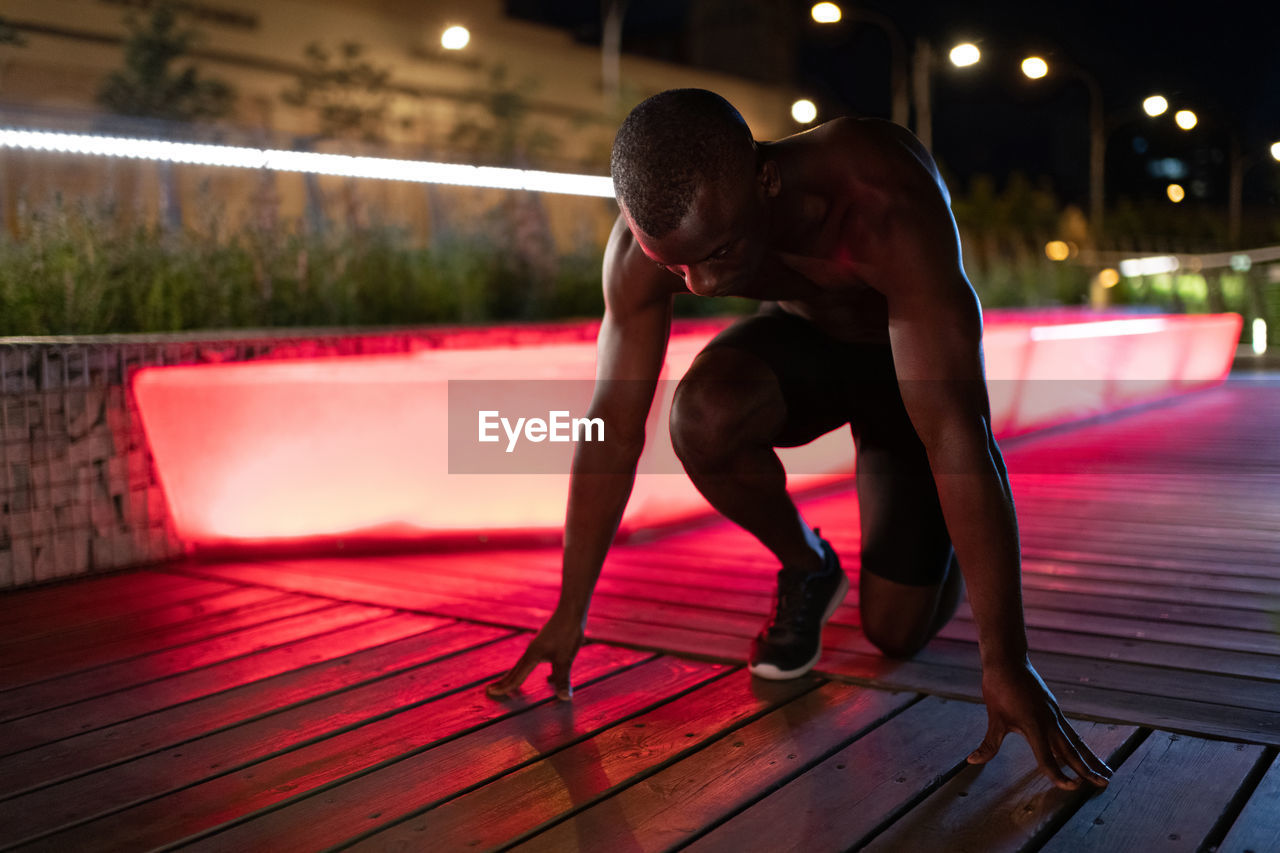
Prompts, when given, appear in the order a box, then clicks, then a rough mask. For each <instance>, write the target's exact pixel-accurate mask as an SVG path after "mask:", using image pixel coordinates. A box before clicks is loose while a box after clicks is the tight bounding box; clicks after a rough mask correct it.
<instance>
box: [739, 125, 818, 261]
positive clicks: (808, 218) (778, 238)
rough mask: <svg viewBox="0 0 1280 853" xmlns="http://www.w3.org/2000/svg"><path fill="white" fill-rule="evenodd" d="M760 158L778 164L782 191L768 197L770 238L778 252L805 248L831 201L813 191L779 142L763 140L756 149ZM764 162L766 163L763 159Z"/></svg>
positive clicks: (798, 166)
mask: <svg viewBox="0 0 1280 853" xmlns="http://www.w3.org/2000/svg"><path fill="white" fill-rule="evenodd" d="M757 151H758V152H759V156H760V157H761V158H765V159H770V160H773V161H774V162H775V163H776V164H777V166H778V177H779V179H780V183H781V191H780V192H779V193H778V195H777V196H775V197H774V198H772V199H770V200H769V211H770V240H769V242H770V243H771V244H772V245H773V247H774V248H775V249H778V250H779V251H784V252H785V251H796V250H799V249H801V248H803V246H804V244H805V243H806V242H807V238H809V237H811V236H812V235H813V234H814V233H816V232H817V231H819V230H820V229H821V228H822V223H823V221H824V220H825V218H826V216H827V210H828V208H829V207H830V202H829V200H828V199H827V198H826V197H825V196H823V195H821V194H820V193H818V192H814V191H812V190H810V189H809V188H808V186H807V182H806V181H805V179H804V175H803V173H802V171H801V165H802V164H800V163H798V162H797V161H796V159H795V158H794V157H792V156H790V155H791V153H792V152H790V151H788V150H786V147H785V146H782V145H779V144H778V143H776V142H763V143H760V144H759V147H758V148H757ZM761 162H764V160H763V159H762V160H761Z"/></svg>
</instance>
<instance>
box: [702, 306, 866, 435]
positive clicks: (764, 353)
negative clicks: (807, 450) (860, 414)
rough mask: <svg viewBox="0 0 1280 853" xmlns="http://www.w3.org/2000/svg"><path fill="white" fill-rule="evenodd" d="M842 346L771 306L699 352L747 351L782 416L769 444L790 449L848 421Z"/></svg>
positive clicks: (741, 322)
mask: <svg viewBox="0 0 1280 853" xmlns="http://www.w3.org/2000/svg"><path fill="white" fill-rule="evenodd" d="M842 346H843V345H842V344H841V342H839V341H835V340H834V339H831V338H829V337H827V336H826V335H823V334H822V333H821V332H820V331H818V330H817V329H816V328H815V327H814V326H813V325H812V324H811V323H809V322H808V321H807V320H804V319H803V318H800V317H796V316H794V315H791V314H787V313H785V312H782V311H780V310H776V309H775V310H774V311H768V312H762V313H759V314H755V315H753V316H751V317H747V318H745V319H743V320H739V321H738V322H736V323H734V324H733V325H732V326H730V327H729V328H727V329H725V330H724V331H722V332H721V333H720V334H718V335H716V337H715V338H713V339H712V340H711V341H710V342H709V343H708V344H707V346H706V347H705V348H704V349H703V353H708V352H715V351H717V350H720V349H725V348H727V349H731V350H734V351H737V352H742V353H747V354H749V356H751V358H752V360H753V361H755V362H756V363H759V364H762V365H763V366H764V367H765V368H766V369H767V370H768V371H769V372H770V373H771V374H772V375H773V377H774V378H775V379H776V380H777V384H778V390H779V393H780V394H781V397H782V402H783V405H784V407H785V409H786V415H785V418H784V423H783V426H782V428H781V429H780V430H778V431H777V432H776V433H775V435H774V436H773V438H772V444H773V445H774V446H775V447H796V446H799V445H802V444H808V443H809V442H810V441H813V440H814V439H815V438H817V437H818V436H820V435H823V434H825V433H828V432H830V431H832V430H834V429H837V428H839V427H841V426H843V425H845V424H847V423H848V422H849V411H850V407H849V388H848V382H847V370H846V368H845V367H844V366H843V362H844V361H845V360H846V358H847V353H845V352H843V351H842V349H841V347H842ZM700 357H701V356H700ZM695 365H696V362H695Z"/></svg>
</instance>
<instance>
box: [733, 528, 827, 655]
mask: <svg viewBox="0 0 1280 853" xmlns="http://www.w3.org/2000/svg"><path fill="white" fill-rule="evenodd" d="M813 532H814V533H817V532H818V531H817V529H815V530H814V531H813ZM818 538H819V539H821V540H822V551H823V557H824V560H823V566H822V570H821V571H819V572H805V571H797V570H796V569H788V568H786V567H783V568H781V569H779V570H778V591H777V593H776V594H775V595H774V602H773V603H774V614H773V618H772V619H770V620H769V622H768V623H767V624H766V625H765V626H764V628H763V629H761V631H760V633H759V634H757V635H756V638H755V639H754V640H752V641H751V658H750V661H749V662H748V666H747V668H748V669H749V670H750V671H751V674H752V675H758V676H760V677H761V678H768V679H773V680H782V679H787V678H799V677H800V676H802V675H804V674H805V673H806V672H808V671H809V670H811V669H813V667H814V664H816V663H817V662H818V658H820V657H821V656H822V626H823V625H825V624H827V620H828V619H830V618H831V614H832V613H835V612H836V608H837V607H839V606H840V602H842V601H844V597H845V594H846V593H848V592H849V576H848V575H846V574H845V573H844V569H842V568H840V560H839V558H838V557H836V552H835V550H834V549H833V548H832V547H831V543H830V542H828V541H827V540H825V539H822V537H821V536H819V537H818Z"/></svg>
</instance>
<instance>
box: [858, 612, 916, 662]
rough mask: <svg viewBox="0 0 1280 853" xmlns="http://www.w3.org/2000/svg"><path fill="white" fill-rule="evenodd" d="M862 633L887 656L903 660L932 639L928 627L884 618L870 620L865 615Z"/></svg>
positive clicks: (913, 654)
mask: <svg viewBox="0 0 1280 853" xmlns="http://www.w3.org/2000/svg"><path fill="white" fill-rule="evenodd" d="M862 633H863V634H865V635H866V638H867V639H868V640H870V641H871V645H873V646H875V647H876V648H877V649H879V650H880V652H881V654H883V655H884V656H885V657H890V658H898V659H902V660H905V659H907V658H912V657H915V655H916V653H917V652H919V651H920V650H921V649H923V648H924V647H925V644H927V643H928V642H929V640H930V636H929V631H928V629H927V628H925V629H921V628H919V627H918V626H912V625H903V624H901V623H897V622H892V621H890V620H888V619H883V618H881V619H870V620H868V619H867V618H866V616H865V615H864V616H863V620H862Z"/></svg>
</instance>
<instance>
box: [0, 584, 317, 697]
mask: <svg viewBox="0 0 1280 853" xmlns="http://www.w3.org/2000/svg"><path fill="white" fill-rule="evenodd" d="M248 592H251V593H259V591H257V590H248ZM266 592H268V593H270V592H271V591H270V590H266ZM331 606H332V605H331V604H330V603H329V602H326V601H324V600H323V599H318V598H310V597H306V596H299V595H292V596H285V597H281V596H280V595H279V594H273V595H272V598H271V599H270V600H267V601H263V602H261V603H260V604H259V605H257V606H250V607H245V608H241V609H238V610H234V611H231V612H224V613H217V612H212V613H209V614H208V615H206V616H204V617H203V618H200V619H192V620H190V621H188V622H187V623H186V624H184V625H180V626H176V627H174V628H172V629H170V630H168V631H164V632H159V633H156V634H146V633H144V634H143V635H142V636H140V637H139V636H134V637H128V636H125V637H120V638H116V637H112V636H105V637H102V638H100V642H99V643H97V644H96V645H91V646H89V647H88V648H87V649H86V648H82V647H78V646H75V645H72V646H71V647H70V648H65V649H63V650H62V651H57V650H54V651H51V652H50V653H49V654H48V655H46V654H44V653H43V652H42V651H41V650H40V649H39V647H38V646H37V647H35V648H28V649H24V650H23V652H22V653H18V652H15V653H14V656H13V657H12V658H10V659H9V660H8V662H7V663H5V664H0V684H3V685H4V690H3V691H0V717H3V718H4V719H8V718H9V717H11V716H15V715H25V714H29V713H32V712H33V711H35V710H39V709H40V708H46V707H51V706H50V705H49V704H48V703H49V702H66V701H72V699H73V698H84V696H83V695H76V694H75V691H74V689H71V690H68V688H71V686H72V685H85V684H87V683H89V682H90V680H81V681H76V680H74V678H73V676H74V675H75V673H79V672H84V671H86V670H92V669H96V668H101V667H114V668H115V669H116V670H119V669H120V668H121V667H125V668H127V666H128V661H129V660H130V659H134V658H138V657H143V656H146V655H155V654H156V653H158V652H162V651H165V650H167V649H179V648H181V647H183V646H189V645H190V644H192V643H198V642H201V641H203V640H209V639H212V638H214V637H219V636H223V635H227V634H231V633H233V632H235V631H242V630H245V629H249V628H253V627H255V626H260V625H266V624H268V623H270V622H274V621H278V620H280V619H286V618H289V617H295V616H301V615H303V614H306V613H315V612H318V611H320V610H323V609H324V608H326V607H331ZM95 683H101V680H96V681H95ZM114 686H119V684H118V683H117V684H116V685H114Z"/></svg>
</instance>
